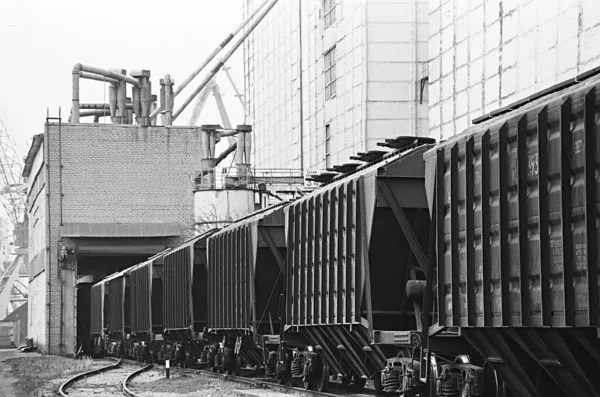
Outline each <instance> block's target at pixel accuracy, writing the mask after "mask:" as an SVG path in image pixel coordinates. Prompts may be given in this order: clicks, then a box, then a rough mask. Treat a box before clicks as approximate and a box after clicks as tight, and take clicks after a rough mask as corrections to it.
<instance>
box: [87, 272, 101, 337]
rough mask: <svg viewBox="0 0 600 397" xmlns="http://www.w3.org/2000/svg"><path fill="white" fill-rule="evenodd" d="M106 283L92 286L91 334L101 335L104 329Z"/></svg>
mask: <svg viewBox="0 0 600 397" xmlns="http://www.w3.org/2000/svg"><path fill="white" fill-rule="evenodd" d="M103 303H104V283H102V284H96V285H93V286H92V289H91V293H90V334H91V335H100V334H101V333H102V329H103V328H104V321H103V318H104V310H103Z"/></svg>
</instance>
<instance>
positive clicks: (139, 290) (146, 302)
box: [129, 261, 153, 333]
mask: <svg viewBox="0 0 600 397" xmlns="http://www.w3.org/2000/svg"><path fill="white" fill-rule="evenodd" d="M152 268H153V266H152V261H148V262H145V263H143V264H141V265H139V266H136V267H135V268H134V269H132V270H131V271H130V272H129V282H130V285H131V295H130V296H131V332H132V333H140V332H150V331H151V324H150V323H151V320H150V319H151V317H152V313H151V304H150V303H151V301H152V284H151V281H152V270H153V269H152Z"/></svg>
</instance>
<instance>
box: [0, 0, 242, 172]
mask: <svg viewBox="0 0 600 397" xmlns="http://www.w3.org/2000/svg"><path fill="white" fill-rule="evenodd" d="M241 20H242V0H216V1H211V0H196V1H192V0H187V1H186V0H168V1H159V0H121V1H117V0H103V1H100V2H91V1H82V0H0V117H1V118H2V120H3V121H4V123H5V125H6V126H7V129H8V130H9V131H10V133H11V134H12V136H13V137H14V138H15V140H16V141H17V145H18V149H19V154H20V155H21V157H22V156H24V155H25V154H26V151H27V149H28V147H29V144H30V140H31V137H32V136H33V135H34V134H39V133H42V132H43V131H44V122H45V117H46V109H47V108H49V109H50V116H58V108H59V106H60V107H62V117H63V121H64V122H66V121H67V118H68V116H69V112H70V108H71V92H72V91H71V70H72V68H73V65H74V64H75V63H82V64H87V65H92V66H97V67H101V68H105V69H108V68H122V69H126V70H127V72H128V73H129V72H130V71H131V70H132V69H141V68H143V69H149V70H150V71H151V73H152V75H151V80H152V90H153V94H157V95H158V94H159V92H160V91H159V90H160V85H159V79H160V78H162V77H164V75H165V73H169V74H170V75H171V77H173V78H174V79H175V85H176V86H177V85H178V84H179V83H180V82H181V81H182V80H183V79H184V78H186V77H187V76H188V75H189V74H190V73H191V72H192V70H193V69H194V68H196V67H197V66H198V65H199V64H200V63H201V62H202V60H203V59H204V58H205V57H206V56H207V55H208V54H209V53H210V52H211V51H212V50H213V49H214V48H215V47H216V46H217V45H218V44H219V43H220V42H221V41H222V40H223V39H224V38H225V36H226V35H227V34H229V33H230V32H231V31H232V30H233V29H234V28H235V27H236V26H237V25H238V24H239V23H240V22H241ZM225 52H226V51H224V52H222V54H221V55H224V53H225ZM227 65H228V66H230V67H232V69H231V70H230V72H231V74H232V76H233V78H234V80H235V82H236V85H237V87H238V89H239V90H240V92H242V93H243V65H242V46H240V48H239V49H238V50H237V53H236V54H235V55H234V56H233V57H232V58H231V59H230V61H229V62H228V64H227ZM209 66H210V65H209ZM208 70H209V68H207V69H205V72H203V73H201V74H200V75H198V76H197V77H196V79H194V80H193V81H192V83H191V84H190V85H189V86H188V88H186V90H184V91H183V92H182V93H181V94H180V96H178V97H177V99H176V100H175V109H177V108H178V107H179V105H178V102H179V104H180V103H181V102H182V101H183V99H184V98H186V97H187V96H188V95H189V93H190V92H191V90H192V89H193V88H195V87H196V86H197V84H198V83H200V80H201V79H202V76H204V75H205V73H206V72H208ZM218 82H219V85H220V88H221V92H222V93H223V94H224V100H225V103H226V105H227V110H228V113H229V116H230V119H231V122H232V124H233V125H236V124H241V123H243V117H244V112H243V109H242V106H241V104H240V103H239V101H238V99H237V98H235V97H234V91H233V89H232V88H231V86H230V84H229V82H228V80H227V77H226V75H225V74H224V73H221V74H220V77H219V80H218ZM104 95H105V88H104V83H101V82H96V81H89V80H82V82H81V93H80V98H81V102H82V103H91V102H94V103H96V102H102V101H103V100H104V99H105V98H104ZM127 95H128V96H131V91H130V88H129V87H128V93H127ZM106 98H108V94H106ZM192 105H193V102H192ZM192 105H190V106H189V107H188V108H187V109H186V112H185V113H183V114H182V115H181V116H180V117H179V118H178V119H177V121H176V122H175V124H179V125H186V124H187V121H188V120H189V115H190V113H191V110H192V109H191V108H192ZM84 120H86V121H88V120H89V122H91V121H92V118H86V119H84ZM101 120H102V119H101ZM101 122H102V121H101ZM107 122H108V119H107ZM214 123H218V124H221V119H220V117H219V114H218V112H217V108H216V105H215V104H214V99H213V98H212V96H211V97H210V98H209V101H208V102H207V104H206V106H205V108H204V111H203V113H202V116H201V118H200V120H199V122H198V125H200V124H214ZM224 165H225V164H224Z"/></svg>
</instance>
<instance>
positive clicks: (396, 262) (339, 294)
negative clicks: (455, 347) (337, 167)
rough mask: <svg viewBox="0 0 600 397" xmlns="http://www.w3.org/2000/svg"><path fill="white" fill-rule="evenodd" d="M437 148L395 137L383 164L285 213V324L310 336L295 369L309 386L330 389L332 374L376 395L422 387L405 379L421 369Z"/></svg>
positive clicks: (366, 168) (363, 170)
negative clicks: (430, 163)
mask: <svg viewBox="0 0 600 397" xmlns="http://www.w3.org/2000/svg"><path fill="white" fill-rule="evenodd" d="M433 143H434V141H433V140H432V139H428V138H415V137H401V138H397V139H395V140H390V141H389V142H388V143H387V145H388V146H389V147H391V148H392V149H394V150H393V151H392V152H391V153H389V154H387V155H386V156H385V157H382V158H380V160H379V161H376V162H374V163H371V164H367V165H365V166H363V167H361V168H358V169H357V170H355V171H354V172H353V173H352V174H350V175H348V176H344V177H342V178H337V179H336V180H333V181H331V182H330V183H329V184H327V185H326V186H324V187H323V188H321V189H318V190H317V191H315V192H313V193H312V194H310V195H308V196H306V197H304V198H302V199H300V200H297V201H295V202H293V203H292V204H291V205H290V206H289V207H287V208H286V209H285V210H286V231H287V241H288V251H287V253H288V256H287V270H288V275H287V277H286V279H287V288H286V296H285V302H286V324H287V326H288V327H291V328H292V329H294V330H295V331H296V332H298V333H300V334H301V335H302V336H303V337H304V338H305V340H306V343H305V346H304V349H302V350H303V351H302V352H300V353H298V354H295V356H294V359H293V360H292V363H291V368H290V369H289V373H290V374H292V377H293V378H300V379H302V380H303V381H304V383H305V386H306V387H311V384H312V385H315V386H316V387H317V388H318V389H320V390H324V389H326V388H327V382H328V379H329V375H330V374H332V375H334V376H339V377H340V378H341V379H342V382H344V383H347V384H353V385H354V386H355V387H357V388H362V387H363V386H364V385H365V382H366V380H368V379H373V380H374V382H375V385H376V388H377V389H379V390H387V391H398V390H401V391H402V392H403V393H409V392H411V391H412V392H416V391H417V389H418V388H419V386H420V385H419V384H418V381H417V382H413V381H412V380H409V379H408V378H409V377H410V374H411V373H412V371H413V366H417V365H418V364H419V362H418V361H416V362H413V360H412V355H413V350H414V349H416V348H418V347H419V346H420V338H421V332H422V327H421V322H420V310H421V304H420V302H419V299H418V298H419V293H420V291H421V290H422V285H423V284H425V276H426V275H425V273H424V271H423V269H424V268H425V265H426V261H427V254H426V252H425V251H424V249H425V250H426V249H427V247H428V241H429V234H430V231H429V213H428V208H427V201H426V197H425V184H424V177H425V167H424V163H423V154H424V152H425V151H427V150H428V149H430V148H431V147H432V146H433V145H432V144H433ZM407 283H408V284H409V285H410V286H411V288H412V290H411V294H409V295H407V294H406V293H405V285H406V284H407ZM285 342H286V341H285V340H284V342H283V343H284V344H285ZM383 369H387V370H386V371H384V373H382V372H381V371H382V370H383Z"/></svg>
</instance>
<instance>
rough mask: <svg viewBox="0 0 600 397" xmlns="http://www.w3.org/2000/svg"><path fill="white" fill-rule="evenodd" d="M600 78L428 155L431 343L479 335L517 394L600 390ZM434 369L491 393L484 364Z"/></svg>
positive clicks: (494, 367)
mask: <svg viewBox="0 0 600 397" xmlns="http://www.w3.org/2000/svg"><path fill="white" fill-rule="evenodd" d="M571 83H574V82H571ZM599 87H600V77H593V78H590V79H588V80H586V81H584V82H582V83H579V84H576V85H574V86H571V87H568V88H565V89H563V90H562V91H558V92H554V93H552V94H550V95H546V96H544V97H541V98H538V99H536V100H533V101H532V102H530V103H528V104H526V105H524V106H523V107H522V108H520V109H516V110H513V111H510V112H508V113H506V114H504V115H500V116H498V117H494V118H491V119H488V120H485V121H483V122H481V123H480V124H477V125H475V126H473V127H472V128H469V129H468V130H467V131H466V132H465V133H464V134H462V135H459V136H457V137H455V138H453V139H451V140H449V141H447V142H444V143H442V144H440V145H439V146H437V147H436V148H435V149H433V150H431V151H429V152H428V153H427V154H426V156H425V159H426V162H427V178H426V179H427V186H428V189H427V191H428V197H429V204H430V208H431V212H432V214H433V216H434V225H435V229H436V241H437V244H436V250H437V275H436V274H432V277H431V279H430V281H429V282H428V290H429V291H430V292H431V293H433V295H432V297H433V299H432V300H431V303H430V305H429V307H432V306H431V305H434V306H433V307H434V308H435V313H436V315H435V316H434V318H433V324H432V326H431V328H430V332H429V333H430V334H431V335H432V337H431V339H430V341H429V343H430V344H431V346H430V347H431V350H436V351H437V352H438V353H450V352H454V353H455V352H459V351H460V349H461V348H463V347H462V346H464V344H461V343H462V342H467V343H468V346H469V348H470V349H471V351H472V352H473V354H472V356H471V361H472V362H473V363H474V364H476V365H478V366H484V365H485V364H486V363H487V364H490V366H489V368H490V371H492V372H494V376H499V378H500V379H501V380H502V382H503V383H504V387H506V389H508V392H507V393H509V394H511V395H515V396H532V397H537V396H540V397H541V396H550V395H551V396H598V395H600V377H599V376H598V374H597V372H598V371H597V369H598V368H600V343H599V340H598V326H599V321H600V314H599V307H600V295H599V294H598V281H599V280H598V275H599V258H598V246H599V245H600V241H599V237H598V204H599V201H600V197H599V193H598V184H599V178H598V172H599V169H598V168H599V166H598V164H599V163H600V143H599V142H600V140H599V138H598V126H599V124H600V121H599V120H600V117H599V115H600V91H599V90H598V88H599ZM427 310H428V309H426V311H427ZM452 334H454V335H455V337H454V338H452V337H451V335H452ZM442 337H444V338H443V343H439V340H440V338H442ZM434 345H435V347H434ZM430 357H431V356H430ZM431 368H432V369H433V370H434V371H436V373H434V374H432V375H431V376H430V377H432V378H433V379H436V378H438V379H439V380H440V381H441V382H447V383H448V384H449V385H450V386H448V387H451V386H452V385H454V386H452V387H454V388H456V389H457V390H459V392H462V390H464V387H466V386H465V385H467V384H469V385H470V386H469V387H470V388H471V393H473V394H474V395H481V393H483V391H482V389H483V388H485V387H484V386H485V384H484V379H481V378H480V377H478V376H475V372H472V373H471V374H472V375H473V376H470V375H469V374H467V375H465V373H463V376H462V378H461V376H456V377H453V376H444V375H443V374H440V373H437V371H438V369H439V368H436V367H435V366H432V367H431ZM492 378H493V377H492ZM502 382H500V383H502ZM489 386H490V385H489V384H488V387H487V389H489ZM444 387H445V386H444ZM494 387H495V385H492V388H494ZM489 395H496V394H489Z"/></svg>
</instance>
